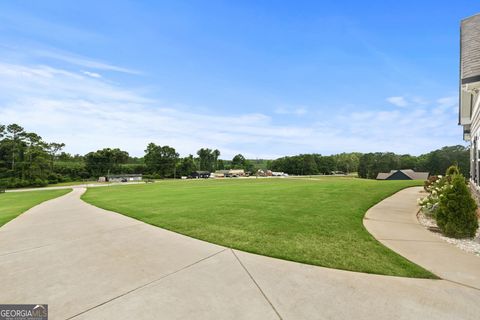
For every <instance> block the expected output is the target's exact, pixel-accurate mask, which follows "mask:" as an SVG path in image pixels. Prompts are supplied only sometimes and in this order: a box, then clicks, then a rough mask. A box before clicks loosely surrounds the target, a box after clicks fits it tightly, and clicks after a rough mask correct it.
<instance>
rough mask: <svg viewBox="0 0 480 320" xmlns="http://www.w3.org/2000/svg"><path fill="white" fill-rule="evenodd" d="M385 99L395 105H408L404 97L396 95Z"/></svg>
mask: <svg viewBox="0 0 480 320" xmlns="http://www.w3.org/2000/svg"><path fill="white" fill-rule="evenodd" d="M387 101H388V102H389V103H391V104H393V105H395V106H397V107H406V106H408V105H409V103H408V102H407V100H406V99H405V97H401V96H397V97H388V98H387Z"/></svg>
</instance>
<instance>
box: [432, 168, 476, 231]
mask: <svg viewBox="0 0 480 320" xmlns="http://www.w3.org/2000/svg"><path fill="white" fill-rule="evenodd" d="M451 177H452V180H451V184H450V185H449V186H448V187H447V189H446V190H445V191H444V192H443V193H442V195H441V196H440V202H439V208H438V212H437V215H436V219H437V225H438V227H439V228H440V230H441V231H442V233H443V234H445V235H446V236H448V237H454V238H471V237H473V236H475V232H476V231H477V228H478V218H477V204H476V203H475V200H473V198H472V196H471V194H470V190H469V189H468V187H467V185H466V183H465V178H464V177H463V176H462V175H461V174H454V175H453V176H451Z"/></svg>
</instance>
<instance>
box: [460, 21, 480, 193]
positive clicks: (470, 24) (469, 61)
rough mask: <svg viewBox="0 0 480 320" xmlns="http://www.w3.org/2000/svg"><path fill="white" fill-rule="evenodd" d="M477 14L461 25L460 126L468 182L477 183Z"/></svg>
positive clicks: (479, 28) (479, 127)
mask: <svg viewBox="0 0 480 320" xmlns="http://www.w3.org/2000/svg"><path fill="white" fill-rule="evenodd" d="M479 91H480V14H477V15H474V16H472V17H469V18H466V19H464V20H462V22H461V26H460V103H459V109H460V110H459V124H460V125H462V126H463V139H464V140H465V141H468V142H470V179H471V182H472V183H473V184H474V185H475V186H477V187H478V186H479V185H480V183H479V181H480V166H479V165H480V161H479V158H480V155H479V139H480V95H479Z"/></svg>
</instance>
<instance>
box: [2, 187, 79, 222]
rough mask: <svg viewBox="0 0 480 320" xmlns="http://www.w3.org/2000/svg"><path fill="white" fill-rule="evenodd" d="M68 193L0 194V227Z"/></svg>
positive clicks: (65, 191)
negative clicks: (35, 207)
mask: <svg viewBox="0 0 480 320" xmlns="http://www.w3.org/2000/svg"><path fill="white" fill-rule="evenodd" d="M70 191H72V190H71V189H64V190H42V191H26V192H7V193H0V227H1V226H3V225H4V224H5V223H7V222H8V221H10V220H12V219H13V218H15V217H17V216H18V215H19V214H21V213H23V212H25V211H27V210H28V209H30V208H31V207H34V206H36V205H37V204H40V203H42V202H44V201H47V200H50V199H53V198H56V197H59V196H62V195H64V194H66V193H69V192H70Z"/></svg>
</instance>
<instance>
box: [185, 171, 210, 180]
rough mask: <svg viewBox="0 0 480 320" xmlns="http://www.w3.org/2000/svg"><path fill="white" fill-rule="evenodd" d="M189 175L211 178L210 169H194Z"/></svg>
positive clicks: (198, 177) (192, 177)
mask: <svg viewBox="0 0 480 320" xmlns="http://www.w3.org/2000/svg"><path fill="white" fill-rule="evenodd" d="M188 177H189V178H190V179H208V178H210V171H194V172H192V173H191V174H190V175H189V176H188Z"/></svg>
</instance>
